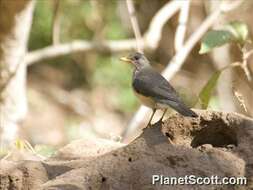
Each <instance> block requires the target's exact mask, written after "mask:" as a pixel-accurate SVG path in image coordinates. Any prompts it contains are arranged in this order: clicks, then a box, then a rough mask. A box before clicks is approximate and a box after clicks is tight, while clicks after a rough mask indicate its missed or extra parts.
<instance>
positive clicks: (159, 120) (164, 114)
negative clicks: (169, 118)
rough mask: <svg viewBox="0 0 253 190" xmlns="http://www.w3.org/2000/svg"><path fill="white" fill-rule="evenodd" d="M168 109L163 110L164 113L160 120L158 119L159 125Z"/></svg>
mask: <svg viewBox="0 0 253 190" xmlns="http://www.w3.org/2000/svg"><path fill="white" fill-rule="evenodd" d="M167 110H168V109H165V110H164V112H163V115H162V117H161V119H159V121H158V122H159V123H160V122H162V121H163V117H164V116H165V114H166V112H167Z"/></svg>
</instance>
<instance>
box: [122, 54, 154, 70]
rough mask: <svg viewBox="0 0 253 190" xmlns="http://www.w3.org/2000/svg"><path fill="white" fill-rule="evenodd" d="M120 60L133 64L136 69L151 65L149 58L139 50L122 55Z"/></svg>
mask: <svg viewBox="0 0 253 190" xmlns="http://www.w3.org/2000/svg"><path fill="white" fill-rule="evenodd" d="M120 60H121V61H124V62H127V63H131V64H133V65H134V66H135V68H136V69H142V68H144V67H146V66H149V61H148V59H147V58H146V57H145V56H144V55H143V54H142V53H139V52H136V53H133V54H130V55H129V56H127V57H121V58H120Z"/></svg>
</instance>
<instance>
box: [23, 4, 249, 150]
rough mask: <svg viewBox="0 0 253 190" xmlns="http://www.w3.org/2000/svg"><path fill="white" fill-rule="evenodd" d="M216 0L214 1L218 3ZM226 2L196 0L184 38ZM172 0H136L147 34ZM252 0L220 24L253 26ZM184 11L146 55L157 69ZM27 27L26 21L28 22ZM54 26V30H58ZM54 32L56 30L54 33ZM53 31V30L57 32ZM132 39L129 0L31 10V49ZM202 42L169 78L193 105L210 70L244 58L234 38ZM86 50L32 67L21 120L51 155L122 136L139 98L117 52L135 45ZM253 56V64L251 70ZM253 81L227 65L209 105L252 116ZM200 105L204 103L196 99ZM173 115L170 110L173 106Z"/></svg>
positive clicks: (27, 133) (36, 143)
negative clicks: (211, 46) (86, 141)
mask: <svg viewBox="0 0 253 190" xmlns="http://www.w3.org/2000/svg"><path fill="white" fill-rule="evenodd" d="M215 2H216V3H215ZM217 2H218V4H219V2H220V1H218V0H217V1H213V2H212V1H202V0H192V1H191V4H190V9H189V10H190V12H189V16H188V21H187V23H186V28H187V29H186V37H185V38H186V39H187V38H188V37H189V36H190V35H191V34H192V33H193V32H194V31H195V30H196V29H197V28H198V27H199V26H200V24H201V23H202V22H203V21H204V20H205V18H206V17H207V16H208V15H209V14H210V13H211V12H213V11H214V10H215V6H216V5H215V4H217ZM166 3H168V1H167V0H160V1H153V0H136V1H134V6H135V9H136V17H137V19H138V23H139V27H140V30H141V33H142V34H144V33H145V32H146V31H147V30H148V27H149V24H150V22H151V19H152V18H153V17H154V15H155V14H156V13H157V11H158V10H160V9H161V8H162V7H163V6H164V5H165V4H166ZM252 10H253V1H247V0H246V1H244V2H243V3H242V5H240V7H239V8H236V9H235V10H233V11H231V12H228V13H226V14H221V15H220V16H219V19H217V22H216V23H214V25H213V26H214V28H215V27H220V26H221V25H222V24H224V23H227V22H229V21H232V20H241V21H243V22H245V23H246V24H247V25H248V27H249V30H250V31H251V30H252V27H253V23H252V21H253V14H252ZM178 16H179V15H178V13H176V14H175V15H173V17H172V18H171V19H170V20H169V21H168V22H167V23H166V24H165V25H164V27H163V30H162V36H161V40H160V41H159V44H158V47H157V48H155V49H153V50H149V49H145V54H146V56H147V57H148V58H149V60H151V63H152V65H153V66H154V67H155V68H156V69H157V70H159V71H162V70H163V69H165V68H166V66H167V64H168V63H169V61H170V59H171V58H172V57H173V56H174V55H175V53H176V51H175V48H174V39H175V31H176V28H177V26H178ZM23 27H26V26H23ZM54 27H55V29H53V28H54ZM53 31H54V32H53ZM53 33H54V34H53ZM130 38H131V39H134V33H133V29H132V26H131V22H130V19H129V14H128V11H127V7H126V2H125V1H124V0H103V1H102V0H55V1H51V0H37V2H36V4H35V8H34V12H33V18H32V25H31V31H30V35H29V41H28V47H27V49H28V52H32V51H35V50H40V49H41V48H44V47H47V46H51V45H52V44H54V45H55V46H57V44H61V43H70V42H72V41H74V40H88V41H91V42H92V43H94V44H96V43H97V44H100V43H99V42H101V41H103V40H116V41H117V40H123V39H130ZM199 48H200V43H198V44H197V45H196V46H195V47H194V49H193V50H192V51H191V53H190V54H189V55H188V57H187V60H186V61H185V63H184V65H183V67H182V68H181V69H180V71H179V72H178V73H177V74H176V75H175V76H174V77H173V79H172V80H171V81H170V82H171V84H172V85H173V86H174V87H175V88H176V89H177V91H178V92H179V93H180V94H181V96H182V98H183V99H184V100H185V101H186V102H187V104H188V105H191V106H192V105H193V104H194V102H196V100H197V99H198V94H199V92H200V91H201V89H202V88H203V86H204V85H205V84H206V82H207V81H208V80H209V79H210V77H211V76H212V74H213V73H214V72H215V71H217V70H219V69H221V68H222V67H224V66H226V65H228V64H230V63H232V62H235V61H240V59H241V54H240V51H238V48H237V47H236V46H233V45H230V46H228V45H226V46H224V47H221V48H218V49H217V50H215V51H213V52H212V53H210V54H204V55H200V54H199V53H198V52H199ZM97 49H99V48H96V50H93V51H90V50H89V51H81V52H74V53H70V54H66V55H62V56H57V57H54V58H49V59H45V60H41V61H38V62H34V63H32V64H30V65H29V66H28V68H27V91H26V93H27V101H28V112H27V114H26V117H25V118H24V119H23V121H22V122H21V124H20V126H19V127H20V130H19V133H20V134H19V137H20V138H21V139H26V140H27V141H28V142H29V143H30V144H31V145H32V146H34V148H35V150H36V151H38V152H39V153H41V154H43V155H50V154H52V153H53V152H54V151H55V150H57V149H58V148H59V147H62V146H63V145H65V144H67V143H69V142H70V141H72V140H74V139H79V138H86V137H101V138H108V139H112V138H114V137H117V136H120V135H121V133H122V131H123V130H124V129H125V128H126V127H127V125H128V123H129V121H130V120H131V118H132V117H133V116H134V114H135V112H136V110H137V109H138V108H139V106H140V103H139V102H138V101H137V99H136V98H135V96H134V94H133V92H132V89H131V77H132V68H131V66H130V65H127V64H124V63H122V62H120V61H119V57H121V56H125V55H128V54H129V53H130V52H133V51H135V50H134V49H133V48H129V49H126V50H125V51H120V52H119V51H113V50H112V51H111V50H104V49H103V47H101V51H100V50H97ZM252 61H253V60H252V58H249V62H248V65H249V68H250V71H252V69H253V66H252ZM234 88H236V91H237V92H239V93H240V95H241V96H242V99H243V101H244V103H245V105H246V107H247V110H245V109H244V108H242V106H241V105H240V102H239V101H238V100H237V98H236V97H235V96H234V93H233V92H234V91H233V89H234ZM252 105H253V101H252V82H250V81H248V80H247V78H246V76H245V74H244V72H243V71H242V70H240V69H239V68H238V69H237V68H236V69H233V70H228V71H225V72H224V73H223V74H222V76H221V78H220V79H219V82H218V84H217V86H216V90H215V92H214V93H213V94H212V97H211V102H210V104H209V107H208V109H213V110H220V111H235V112H238V113H242V114H245V115H247V116H252V114H253V106H252ZM196 108H198V106H196ZM168 114H170V112H168Z"/></svg>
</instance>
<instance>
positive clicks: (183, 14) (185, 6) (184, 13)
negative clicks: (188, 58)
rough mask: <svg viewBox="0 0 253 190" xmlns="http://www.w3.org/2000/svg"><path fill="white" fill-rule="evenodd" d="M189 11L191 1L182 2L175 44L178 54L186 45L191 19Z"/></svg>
mask: <svg viewBox="0 0 253 190" xmlns="http://www.w3.org/2000/svg"><path fill="white" fill-rule="evenodd" d="M189 9H190V0H187V1H182V6H181V10H180V14H179V19H178V25H177V30H176V35H175V42H174V43H175V50H176V52H177V51H178V50H180V49H181V48H182V46H183V45H184V39H185V33H186V24H187V21H188V18H189Z"/></svg>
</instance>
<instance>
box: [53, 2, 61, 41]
mask: <svg viewBox="0 0 253 190" xmlns="http://www.w3.org/2000/svg"><path fill="white" fill-rule="evenodd" d="M52 42H53V45H56V44H58V43H59V42H60V0H55V1H54V14H53V26H52Z"/></svg>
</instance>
